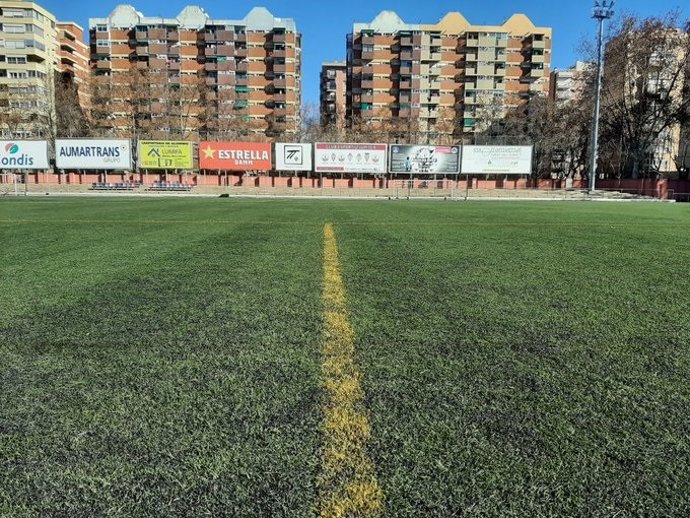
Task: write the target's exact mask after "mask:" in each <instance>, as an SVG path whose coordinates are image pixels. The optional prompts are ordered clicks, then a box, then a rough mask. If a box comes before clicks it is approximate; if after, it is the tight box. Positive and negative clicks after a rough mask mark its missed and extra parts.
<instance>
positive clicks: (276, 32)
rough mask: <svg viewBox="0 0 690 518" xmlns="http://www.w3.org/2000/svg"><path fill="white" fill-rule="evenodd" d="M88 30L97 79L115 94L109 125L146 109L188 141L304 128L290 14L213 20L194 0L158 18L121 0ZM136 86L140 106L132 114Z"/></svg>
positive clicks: (267, 135) (254, 13)
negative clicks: (120, 3) (301, 117)
mask: <svg viewBox="0 0 690 518" xmlns="http://www.w3.org/2000/svg"><path fill="white" fill-rule="evenodd" d="M89 35H90V43H91V48H90V52H91V65H92V67H93V68H94V70H95V75H96V82H97V83H100V84H101V85H107V88H108V89H109V90H110V92H111V95H113V96H114V97H113V98H112V99H111V102H110V107H111V111H112V112H113V114H112V115H110V117H109V118H108V124H109V129H110V131H111V132H113V133H121V134H126V133H128V132H129V133H131V129H132V128H131V121H132V120H133V118H142V117H146V116H147V115H146V114H147V113H148V114H149V115H148V117H150V120H148V121H147V122H148V128H149V129H151V130H154V129H155V130H157V131H158V133H161V132H162V133H163V134H164V135H168V136H177V137H181V138H185V139H187V138H188V139H195V138H196V137H197V136H199V137H200V138H202V139H207V138H208V139H214V138H218V139H221V138H231V137H232V138H239V137H245V136H246V137H253V138H255V139H262V138H263V139H264V140H265V139H271V138H276V137H278V136H281V135H284V134H290V133H294V132H295V131H297V129H298V128H299V125H300V105H301V100H302V99H301V96H302V93H301V74H302V65H301V60H302V55H301V35H300V34H299V33H298V32H297V27H296V25H295V22H294V20H292V19H290V18H276V17H274V16H273V15H272V14H271V13H270V12H269V11H268V10H266V9H264V8H254V9H252V10H251V11H250V12H249V13H248V14H247V16H246V17H245V18H243V19H240V20H230V19H214V18H211V17H210V16H209V15H208V14H206V13H205V12H204V10H203V9H201V8H200V7H197V6H187V7H185V8H184V9H183V10H182V11H181V12H180V13H179V14H178V15H177V16H176V17H175V18H160V17H149V16H144V15H143V14H141V13H140V12H138V11H136V10H135V9H134V7H132V6H130V5H118V6H117V7H116V8H115V9H114V10H113V11H112V13H110V15H109V16H108V17H106V18H92V19H90V20H89ZM123 83H129V84H128V86H129V90H128V88H126V87H125V88H123ZM125 86H127V85H125ZM118 88H121V89H122V90H123V92H124V94H117V93H113V92H116V90H117V89H118ZM132 90H135V91H136V99H135V103H136V104H137V106H138V108H142V106H143V109H140V110H139V111H138V112H137V113H136V114H134V113H133V111H132V110H133V108H136V109H138V108H137V107H133V106H132V102H133V101H132V98H131V97H132V96H128V95H127V92H128V91H129V92H131V91H132ZM137 124H138V126H137V128H138V129H139V130H140V131H144V130H145V129H146V126H145V125H142V124H139V122H137ZM140 134H141V133H140ZM159 136H160V135H159Z"/></svg>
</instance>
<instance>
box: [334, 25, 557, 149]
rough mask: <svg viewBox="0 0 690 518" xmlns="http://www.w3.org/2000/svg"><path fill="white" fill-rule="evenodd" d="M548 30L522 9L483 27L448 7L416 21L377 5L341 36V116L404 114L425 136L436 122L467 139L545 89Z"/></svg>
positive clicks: (373, 117)
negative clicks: (433, 19)
mask: <svg viewBox="0 0 690 518" xmlns="http://www.w3.org/2000/svg"><path fill="white" fill-rule="evenodd" d="M551 34H552V31H551V29H550V28H548V27H537V26H535V25H534V23H532V21H531V20H530V19H529V18H528V17H527V16H525V15H523V14H514V15H513V16H511V17H510V18H509V19H508V20H507V21H506V22H505V23H503V24H502V25H489V26H485V25H472V24H470V23H469V22H468V21H467V20H466V19H465V18H464V17H463V16H462V15H461V14H460V13H448V14H447V15H445V16H444V17H443V18H442V19H441V20H440V21H439V22H438V23H436V24H431V25H424V24H409V23H405V22H404V21H403V20H402V19H401V18H400V17H399V16H398V15H397V14H396V13H395V12H392V11H383V12H381V13H380V14H379V15H378V16H377V17H376V18H375V19H374V20H373V21H372V22H371V23H355V24H354V25H353V29H352V33H350V34H349V35H348V38H347V74H348V78H347V80H348V83H347V115H348V117H350V118H354V119H364V120H367V119H368V120H372V121H382V120H386V119H387V118H390V117H393V118H397V119H399V118H404V119H407V120H409V121H410V123H411V124H414V125H415V126H417V125H418V127H419V130H420V131H421V132H422V133H425V134H426V135H427V138H430V137H429V136H430V135H434V134H438V133H439V132H440V131H439V129H440V127H441V126H442V127H443V131H442V132H443V133H448V132H449V131H452V137H453V139H454V140H464V141H471V140H472V136H473V134H475V133H478V132H482V131H485V130H486V129H488V127H489V126H490V125H491V124H492V123H493V122H494V121H495V120H496V119H500V118H501V117H502V116H503V115H504V114H505V113H506V111H507V110H510V109H513V108H517V107H519V106H521V105H524V104H525V103H527V102H528V101H529V99H530V98H531V97H532V96H534V95H548V93H549V73H550V66H551ZM449 122H450V124H449Z"/></svg>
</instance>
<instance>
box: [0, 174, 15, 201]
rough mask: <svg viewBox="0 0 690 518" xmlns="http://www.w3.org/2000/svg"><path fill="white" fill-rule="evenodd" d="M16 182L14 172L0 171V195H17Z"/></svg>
mask: <svg viewBox="0 0 690 518" xmlns="http://www.w3.org/2000/svg"><path fill="white" fill-rule="evenodd" d="M18 184H19V180H18V178H17V175H16V174H15V173H7V172H0V196H19V185H18Z"/></svg>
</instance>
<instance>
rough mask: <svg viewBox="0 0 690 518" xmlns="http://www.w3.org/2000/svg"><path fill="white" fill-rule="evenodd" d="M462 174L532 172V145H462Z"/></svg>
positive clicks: (524, 173)
mask: <svg viewBox="0 0 690 518" xmlns="http://www.w3.org/2000/svg"><path fill="white" fill-rule="evenodd" d="M460 171H461V173H462V174H499V175H500V174H521V175H529V174H531V173H532V146H463V147H462V167H461V168H460Z"/></svg>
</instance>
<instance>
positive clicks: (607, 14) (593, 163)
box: [589, 0, 613, 192]
mask: <svg viewBox="0 0 690 518" xmlns="http://www.w3.org/2000/svg"><path fill="white" fill-rule="evenodd" d="M612 16H613V0H611V1H608V2H607V1H606V0H603V1H601V2H599V1H595V2H594V9H593V11H592V17H593V18H595V19H596V20H597V21H598V22H599V27H598V34H597V76H596V84H595V92H594V116H593V119H594V120H593V121H592V149H591V152H590V165H589V191H590V192H594V190H595V188H596V178H597V166H598V161H599V115H600V111H601V87H602V80H603V77H604V52H603V48H604V20H608V19H609V18H611V17H612Z"/></svg>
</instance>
